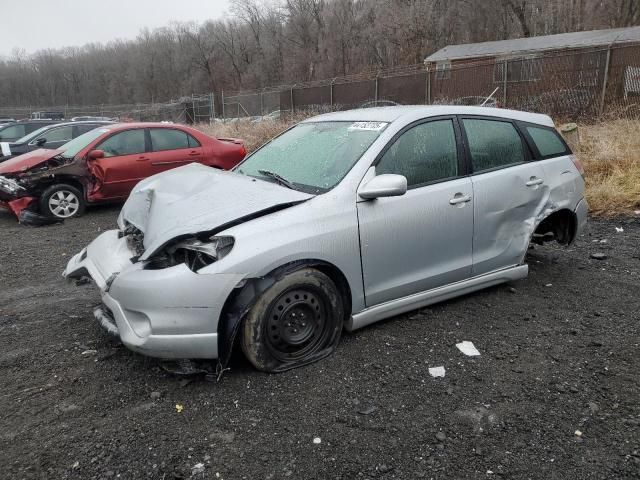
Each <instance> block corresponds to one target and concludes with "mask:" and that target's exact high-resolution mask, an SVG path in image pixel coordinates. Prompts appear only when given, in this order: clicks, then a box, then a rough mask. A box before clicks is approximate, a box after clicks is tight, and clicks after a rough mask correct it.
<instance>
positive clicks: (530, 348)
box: [0, 207, 640, 479]
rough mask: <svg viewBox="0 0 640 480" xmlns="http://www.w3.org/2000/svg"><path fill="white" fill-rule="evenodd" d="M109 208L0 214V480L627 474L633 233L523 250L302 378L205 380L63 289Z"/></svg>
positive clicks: (639, 233) (638, 253)
mask: <svg viewBox="0 0 640 480" xmlns="http://www.w3.org/2000/svg"><path fill="white" fill-rule="evenodd" d="M117 212H118V209H117V208H116V207H106V208H99V209H92V210H90V211H89V212H88V213H87V215H86V216H85V217H83V218H81V219H78V220H73V221H68V222H67V223H66V224H65V225H57V226H51V227H43V228H33V229H32V228H26V227H22V226H19V225H17V223H16V222H15V220H14V219H13V218H12V217H10V216H9V215H8V214H7V213H4V212H0V255H1V257H0V258H1V260H0V286H1V288H0V472H1V473H0V477H2V478H8V479H13V478H40V479H42V478H47V479H49V478H51V479H61V478H104V479H110V478H122V479H125V478H126V479H143V478H154V479H155V478H157V479H172V478H216V479H217V478H222V479H243V478H246V479H280V478H288V477H289V478H295V479H334V478H335V479H366V478H370V479H373V478H382V479H391V478H397V479H413V478H496V477H501V478H540V479H555V478H570V479H577V478H580V479H591V478H594V479H595V478H597V479H603V478H615V479H618V478H640V349H639V342H640V335H639V329H638V320H639V318H640V314H639V312H640V295H639V293H638V292H639V291H640V290H639V287H640V249H639V245H640V219H618V220H615V221H604V220H593V219H592V220H591V223H590V225H589V227H588V230H587V232H586V233H585V235H584V236H583V237H582V238H581V239H580V240H579V241H578V242H577V243H576V244H575V245H574V246H572V247H570V248H568V249H564V248H561V247H555V246H547V247H544V248H541V247H536V248H535V249H534V250H531V251H530V252H529V257H528V261H529V264H530V266H531V272H530V275H529V278H528V279H526V280H523V281H519V282H516V283H514V284H511V285H503V286H499V287H496V288H492V289H489V290H485V291H482V292H479V293H476V294H473V295H470V296H466V297H464V298H460V299H457V300H454V301H450V302H447V303H444V304H439V305H436V306H433V307H431V308H425V309H422V310H420V311H417V312H413V313H410V314H407V315H402V316H401V317H399V318H395V319H392V320H389V321H386V322H382V323H381V324H378V325H375V326H372V327H370V328H366V329H364V330H362V331H359V332H357V333H354V334H347V335H344V336H343V339H342V342H341V345H340V347H339V349H338V351H337V353H336V354H335V355H334V356H332V357H331V358H329V359H326V360H324V361H322V362H320V363H317V364H315V365H312V366H309V367H306V368H303V369H298V370H294V371H290V372H287V373H283V374H278V375H268V374H263V373H259V372H257V371H254V370H253V369H252V368H251V367H250V365H249V364H248V363H247V362H246V361H245V360H244V359H243V358H242V356H241V355H236V356H235V357H234V359H233V360H232V363H231V367H232V368H231V370H230V371H229V372H227V373H226V375H225V376H224V378H223V379H222V381H221V382H219V383H214V382H208V381H205V380H203V379H200V378H196V379H193V380H184V379H181V378H177V377H173V376H170V375H169V374H167V373H165V372H164V371H163V370H162V369H161V368H160V367H159V364H158V362H157V361H155V360H153V359H148V358H144V357H142V356H139V355H136V354H133V353H131V352H129V351H128V350H127V349H125V348H123V347H121V346H119V345H118V344H117V343H116V342H115V341H114V340H111V339H109V338H108V337H107V336H106V335H105V334H103V333H102V331H101V330H100V328H99V327H98V325H96V324H95V323H94V321H93V319H92V315H91V310H92V307H93V306H94V305H95V304H97V303H98V301H99V298H98V295H97V294H96V292H95V290H94V287H93V286H92V285H83V286H76V285H73V284H66V283H64V282H63V281H62V280H61V277H60V273H61V271H62V269H63V267H64V265H65V264H66V262H67V260H68V258H69V256H70V255H71V254H73V253H76V252H77V251H78V250H80V249H81V248H82V247H84V246H85V245H86V244H87V243H88V242H89V241H90V240H92V239H93V238H94V237H95V236H96V235H97V234H98V233H99V232H101V231H103V230H105V229H108V228H112V227H113V225H114V224H115V218H116V216H117ZM620 226H622V227H623V228H624V232H622V233H619V232H616V229H615V227H620ZM605 240H606V243H605ZM601 242H602V243H601ZM597 252H602V253H604V254H606V255H607V258H606V259H605V260H596V259H592V258H591V257H590V255H591V254H592V253H597ZM463 340H468V341H472V342H473V343H474V345H475V346H476V347H477V348H478V350H479V351H480V352H481V356H479V357H466V356H464V355H463V354H462V353H461V352H460V351H458V349H457V348H456V347H455V344H456V343H458V342H460V341H463ZM435 366H444V367H445V368H446V376H445V377H444V378H432V377H431V376H430V375H429V372H428V368H429V367H435ZM178 405H179V406H181V407H182V408H179V407H178V408H177V406H178ZM178 410H182V411H180V412H179V411H178ZM198 464H202V465H198Z"/></svg>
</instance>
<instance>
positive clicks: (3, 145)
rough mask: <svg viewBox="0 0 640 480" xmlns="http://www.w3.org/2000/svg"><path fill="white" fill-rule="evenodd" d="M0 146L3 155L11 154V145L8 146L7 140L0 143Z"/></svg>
mask: <svg viewBox="0 0 640 480" xmlns="http://www.w3.org/2000/svg"><path fill="white" fill-rule="evenodd" d="M0 147H1V148H2V156H3V157H8V156H9V155H11V147H9V144H8V143H7V142H2V143H0Z"/></svg>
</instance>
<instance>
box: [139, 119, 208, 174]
mask: <svg viewBox="0 0 640 480" xmlns="http://www.w3.org/2000/svg"><path fill="white" fill-rule="evenodd" d="M149 137H150V139H151V152H150V154H149V158H150V163H151V166H150V171H151V172H152V173H153V174H155V173H160V172H163V171H165V170H170V169H172V168H176V167H180V166H182V165H187V164H189V163H192V162H200V161H201V160H202V147H201V146H200V143H199V142H198V141H197V140H196V139H195V138H193V137H192V136H191V135H189V134H188V133H187V132H185V131H183V130H178V129H176V128H150V129H149Z"/></svg>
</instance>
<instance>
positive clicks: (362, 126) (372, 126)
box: [349, 122, 387, 132]
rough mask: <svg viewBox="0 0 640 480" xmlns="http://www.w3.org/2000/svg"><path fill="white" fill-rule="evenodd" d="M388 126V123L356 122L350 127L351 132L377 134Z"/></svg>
mask: <svg viewBox="0 0 640 480" xmlns="http://www.w3.org/2000/svg"><path fill="white" fill-rule="evenodd" d="M386 126H387V123H385V122H354V123H352V124H351V126H350V127H349V130H371V131H374V132H377V131H380V130H382V129H383V128H384V127H386Z"/></svg>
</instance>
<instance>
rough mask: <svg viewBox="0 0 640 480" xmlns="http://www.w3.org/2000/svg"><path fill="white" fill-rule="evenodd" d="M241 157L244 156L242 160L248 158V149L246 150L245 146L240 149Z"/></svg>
mask: <svg viewBox="0 0 640 480" xmlns="http://www.w3.org/2000/svg"><path fill="white" fill-rule="evenodd" d="M240 155H241V156H242V158H244V157H246V156H247V149H246V148H244V145H243V146H242V148H241V149H240Z"/></svg>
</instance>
